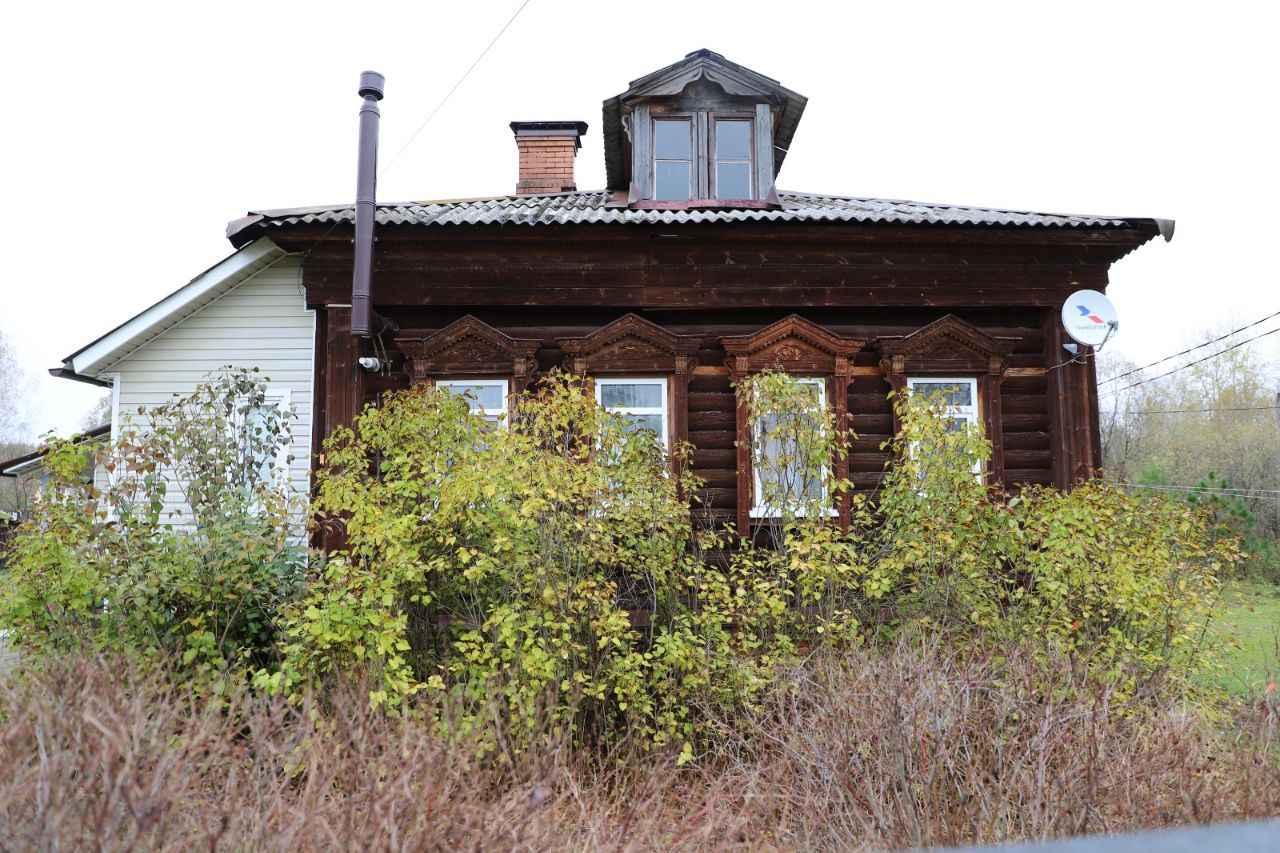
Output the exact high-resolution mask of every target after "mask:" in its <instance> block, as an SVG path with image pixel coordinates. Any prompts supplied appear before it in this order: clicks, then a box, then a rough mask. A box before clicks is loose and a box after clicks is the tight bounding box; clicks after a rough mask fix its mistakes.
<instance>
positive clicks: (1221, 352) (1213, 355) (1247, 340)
mask: <svg viewBox="0 0 1280 853" xmlns="http://www.w3.org/2000/svg"><path fill="white" fill-rule="evenodd" d="M1254 325H1257V324H1256V323H1255V324H1254ZM1245 328H1248V327H1247V326H1246V327H1245ZM1276 332H1280V326H1277V327H1276V328H1274V329H1272V330H1271V331H1269V332H1263V333H1262V334H1260V335H1254V336H1253V337H1252V338H1245V339H1244V340H1243V341H1240V342H1238V343H1234V344H1232V345H1231V346H1229V347H1226V348H1225V349H1221V350H1219V351H1218V352H1215V353H1210V354H1209V355H1206V356H1205V357H1204V358H1198V359H1196V360H1195V361H1188V362H1187V363H1186V364H1183V365H1180V366H1178V367H1175V368H1174V369H1173V370H1170V371H1167V372H1165V373H1161V374H1160V375H1159V376H1152V377H1151V378H1150V379H1142V380H1139V381H1138V382H1134V383H1132V384H1129V385H1126V386H1124V387H1123V388H1120V389H1119V390H1116V391H1112V392H1110V393H1108V394H1104V395H1102V396H1101V397H1099V398H1098V399H1100V400H1105V399H1106V398H1107V397H1114V396H1115V395H1116V394H1120V393H1122V392H1124V391H1128V390H1129V389H1130V388H1137V387H1138V386H1139V385H1146V384H1147V383H1148V382H1155V381H1156V380H1157V379H1164V378H1165V377H1166V376H1172V375H1173V374H1175V373H1177V372H1178V371H1180V370H1186V369H1187V368H1188V367H1192V366H1193V365H1197V364H1200V363H1201V362H1205V361H1208V360H1209V359H1211V358H1217V357H1218V356H1220V355H1225V354H1226V353H1229V352H1231V351H1232V350H1233V349H1237V348H1239V347H1242V346H1244V345H1245V344H1248V343H1252V342H1253V341H1256V340H1258V339H1259V338H1265V337H1266V336H1267V335H1274V334H1275V333H1276Z"/></svg>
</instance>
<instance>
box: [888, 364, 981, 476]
mask: <svg viewBox="0 0 1280 853" xmlns="http://www.w3.org/2000/svg"><path fill="white" fill-rule="evenodd" d="M933 384H953V385H968V386H969V399H970V400H972V401H973V403H972V404H970V405H968V406H959V405H950V406H948V407H947V408H948V412H947V416H948V417H950V418H953V419H955V420H961V421H964V422H965V423H966V424H968V425H969V428H970V429H971V430H976V431H977V432H978V434H979V435H981V434H982V432H983V425H982V401H981V400H980V399H979V398H978V380H977V378H976V377H973V376H908V377H907V391H908V393H912V394H914V393H915V389H916V386H917V385H933ZM914 450H915V447H914V445H913V446H912V451H913V452H914ZM972 471H973V473H974V476H976V477H978V478H979V479H981V478H982V460H981V459H975V460H973V467H972Z"/></svg>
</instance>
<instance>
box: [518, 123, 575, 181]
mask: <svg viewBox="0 0 1280 853" xmlns="http://www.w3.org/2000/svg"><path fill="white" fill-rule="evenodd" d="M511 131H512V132H513V133H514V134H515V135H516V147H517V148H519V149H520V178H519V180H518V181H517V182H516V195H545V194H547V193H563V192H573V191H574V190H576V189H577V188H578V184H577V182H576V181H575V180H574V178H573V159H574V157H576V156H577V154H578V149H579V148H581V147H582V135H583V134H584V133H586V132H587V123H586V122H585V121H513V122H511Z"/></svg>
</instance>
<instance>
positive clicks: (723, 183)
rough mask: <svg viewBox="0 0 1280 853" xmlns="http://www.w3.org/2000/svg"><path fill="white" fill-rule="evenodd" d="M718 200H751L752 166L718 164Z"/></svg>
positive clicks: (746, 164) (748, 164)
mask: <svg viewBox="0 0 1280 853" xmlns="http://www.w3.org/2000/svg"><path fill="white" fill-rule="evenodd" d="M716 198H751V164H750V163H717V164H716Z"/></svg>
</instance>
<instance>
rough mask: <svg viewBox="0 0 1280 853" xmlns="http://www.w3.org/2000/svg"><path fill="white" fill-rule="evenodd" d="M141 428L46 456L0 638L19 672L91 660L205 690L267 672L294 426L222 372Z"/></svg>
mask: <svg viewBox="0 0 1280 853" xmlns="http://www.w3.org/2000/svg"><path fill="white" fill-rule="evenodd" d="M139 416H140V417H139V420H140V422H141V424H142V425H140V426H135V427H125V428H123V429H122V430H121V432H120V435H119V439H118V440H117V441H116V442H115V443H114V444H113V445H111V446H95V445H91V444H77V443H75V442H74V441H56V442H54V443H53V444H52V446H51V448H50V450H49V453H48V455H47V456H46V458H45V466H46V468H47V470H48V473H49V482H48V484H47V485H46V486H45V487H44V488H43V489H42V493H41V495H40V496H39V499H38V501H37V504H36V506H35V511H34V512H33V514H32V518H31V519H30V520H28V521H26V522H24V523H23V525H22V527H21V528H20V530H19V532H18V535H17V537H16V540H15V542H14V545H13V551H12V554H11V560H10V568H9V571H8V576H7V577H6V578H5V583H4V589H3V591H0V625H3V626H4V627H6V628H7V629H9V630H10V631H11V632H12V633H13V635H14V638H15V640H16V642H17V644H18V647H19V649H20V650H21V652H22V654H23V656H24V659H26V660H27V661H28V662H29V663H39V662H40V661H41V660H42V659H43V658H45V657H47V656H49V655H52V654H56V653H57V652H60V651H66V650H70V649H83V648H84V647H86V646H90V647H96V648H98V649H103V650H108V651H111V652H118V653H125V654H129V655H134V656H137V657H139V658H144V659H153V658H160V657H162V658H164V659H165V660H166V661H168V662H169V663H171V664H175V665H177V666H179V667H181V668H183V669H184V670H185V671H186V672H187V673H188V675H190V676H192V677H195V678H196V679H197V680H199V681H202V682H204V683H208V684H211V685H217V684H218V683H219V681H220V677H221V676H222V675H223V674H224V673H226V672H227V671H228V670H229V669H232V668H236V667H243V666H262V665H265V664H267V663H269V662H270V659H271V656H272V654H273V653H274V649H275V644H276V612H277V610H278V608H279V607H280V605H281V603H282V602H283V601H285V600H287V599H288V598H289V597H290V596H291V595H293V594H294V592H295V590H296V588H297V584H298V583H299V581H300V580H301V570H302V567H303V564H304V550H303V548H302V547H301V545H300V541H299V539H300V534H301V532H300V531H298V530H293V531H290V530H289V521H288V518H289V492H288V482H287V475H286V474H285V472H284V471H283V470H282V469H281V467H280V466H279V465H278V464H277V460H278V459H279V457H280V455H281V453H282V452H283V449H284V448H285V447H287V445H288V436H289V431H288V423H289V419H290V418H292V416H293V415H292V413H291V412H287V411H280V410H278V409H277V408H275V407H274V406H272V405H270V404H269V402H268V400H267V398H266V393H265V386H264V384H263V383H262V382H260V381H258V380H257V378H256V377H255V376H254V375H253V374H252V373H251V372H249V371H245V370H239V371H232V370H230V369H227V370H225V371H224V372H223V373H221V374H219V375H217V376H215V377H213V378H211V380H210V381H209V382H207V383H205V384H202V385H201V386H200V387H199V388H198V389H197V390H196V391H195V392H194V393H193V394H192V395H190V396H188V397H185V398H181V399H175V400H174V401H172V402H170V403H167V404H164V405H162V406H158V407H155V408H153V409H150V410H147V411H146V412H145V413H144V412H141V411H140V412H139ZM175 490H176V491H175ZM166 498H169V499H170V500H169V501H166ZM174 505H181V506H183V507H184V508H185V510H186V512H187V514H186V516H185V518H183V519H175V518H173V517H171V514H172V512H173V509H172V507H173V506H174ZM175 522H178V523H175Z"/></svg>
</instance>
